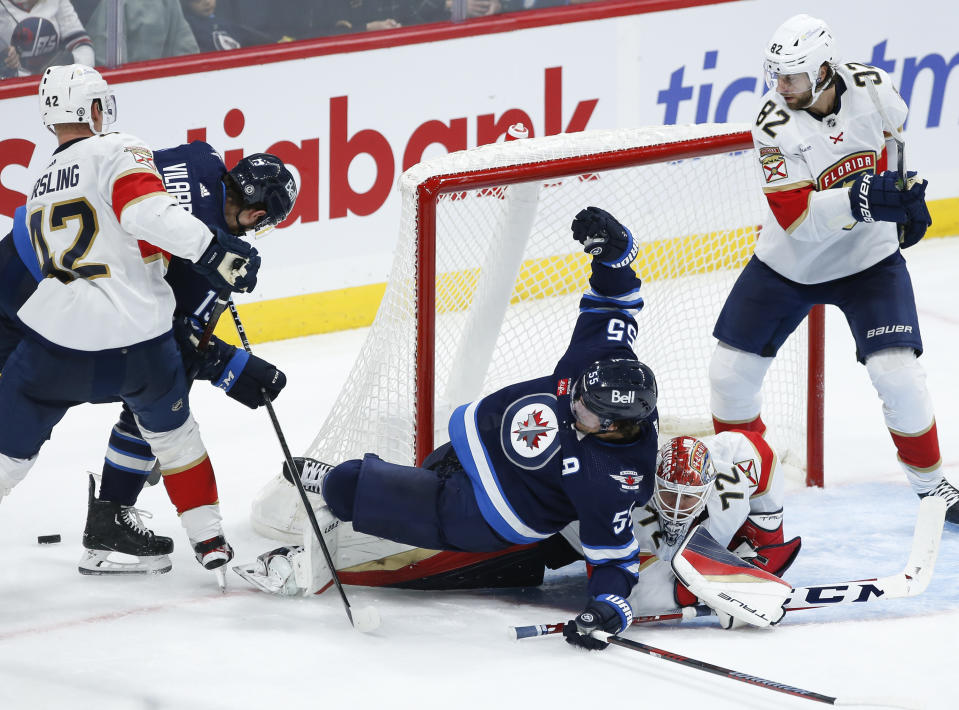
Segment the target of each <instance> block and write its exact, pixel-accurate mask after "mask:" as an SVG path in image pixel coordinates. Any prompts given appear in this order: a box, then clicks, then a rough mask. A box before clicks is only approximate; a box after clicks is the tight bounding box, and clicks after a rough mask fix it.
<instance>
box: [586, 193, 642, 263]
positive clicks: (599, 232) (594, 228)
mask: <svg viewBox="0 0 959 710" xmlns="http://www.w3.org/2000/svg"><path fill="white" fill-rule="evenodd" d="M570 228H571V229H572V230H573V238H574V239H575V240H576V241H578V242H579V243H580V244H582V245H583V251H585V252H586V253H587V254H591V255H592V256H593V257H594V258H596V259H597V260H599V262H600V263H602V264H603V265H604V266H608V267H610V268H612V269H619V268H622V267H624V266H629V265H630V264H632V263H633V260H634V259H635V258H636V254H638V253H639V244H638V243H637V242H636V240H635V239H633V235H632V234H631V233H630V231H629V230H628V229H626V227H624V226H623V225H621V224H620V223H619V221H617V219H616V218H615V217H613V215H611V214H610V213H609V212H607V211H606V210H601V209H600V208H599V207H587V208H586V209H584V210H580V212H579V213H578V214H577V215H576V217H575V218H574V219H573V224H572V225H571V227H570Z"/></svg>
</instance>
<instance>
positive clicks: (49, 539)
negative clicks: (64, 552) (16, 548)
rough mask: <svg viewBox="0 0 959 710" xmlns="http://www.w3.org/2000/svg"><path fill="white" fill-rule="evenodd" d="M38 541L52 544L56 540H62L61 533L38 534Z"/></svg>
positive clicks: (42, 543) (43, 543)
mask: <svg viewBox="0 0 959 710" xmlns="http://www.w3.org/2000/svg"><path fill="white" fill-rule="evenodd" d="M37 542H38V543H40V544H41V545H52V544H53V543H55V542H60V536H59V535H38V536H37Z"/></svg>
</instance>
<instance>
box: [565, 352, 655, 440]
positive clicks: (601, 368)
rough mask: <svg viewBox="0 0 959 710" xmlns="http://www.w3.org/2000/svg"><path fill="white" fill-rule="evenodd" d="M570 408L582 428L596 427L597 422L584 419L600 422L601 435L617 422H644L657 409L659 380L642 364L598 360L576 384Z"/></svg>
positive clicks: (637, 361)
mask: <svg viewBox="0 0 959 710" xmlns="http://www.w3.org/2000/svg"><path fill="white" fill-rule="evenodd" d="M570 407H571V408H572V411H573V416H575V417H576V418H577V420H579V421H582V423H583V424H587V425H592V426H596V423H595V420H594V421H592V422H589V421H583V417H584V415H588V414H592V415H594V416H595V417H596V418H598V420H599V427H600V431H601V432H604V431H606V430H607V429H609V427H610V425H611V424H612V423H613V422H614V421H616V420H617V419H626V420H632V421H639V420H642V419H645V418H646V417H648V416H649V415H650V414H651V413H652V411H653V409H655V408H656V377H655V376H654V375H653V371H652V370H651V369H650V368H649V366H648V365H645V364H643V363H641V362H640V361H639V360H632V359H629V358H613V359H609V360H597V361H596V362H594V363H593V364H592V365H590V366H589V367H587V368H586V369H585V370H584V371H583V373H582V374H581V375H580V376H579V377H578V378H577V379H576V382H575V383H574V384H573V389H572V392H571V393H570ZM583 408H585V409H586V410H587V411H586V412H583Z"/></svg>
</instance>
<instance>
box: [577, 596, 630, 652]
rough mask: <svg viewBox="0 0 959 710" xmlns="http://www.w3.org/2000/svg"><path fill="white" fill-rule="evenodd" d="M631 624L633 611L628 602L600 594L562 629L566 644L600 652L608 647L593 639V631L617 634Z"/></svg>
mask: <svg viewBox="0 0 959 710" xmlns="http://www.w3.org/2000/svg"><path fill="white" fill-rule="evenodd" d="M632 623H633V610H632V607H630V606H629V602H628V601H626V600H625V599H623V598H622V597H620V596H617V595H615V594H601V595H600V596H598V597H596V598H595V599H593V601H591V602H590V603H589V604H588V605H587V606H586V609H585V610H584V611H583V613H582V614H580V615H579V616H577V617H576V618H575V619H570V620H569V621H568V622H566V625H565V626H564V627H563V636H565V637H566V643H569V644H572V645H573V646H580V647H581V648H585V649H588V650H590V651H602V650H603V649H604V648H606V647H607V646H609V644H608V643H606V642H605V641H600V640H599V639H597V638H593V637H592V636H590V634H591V633H592V632H594V631H605V632H606V633H608V634H618V633H620V632H621V631H624V630H626V629H628V628H629V625H630V624H632Z"/></svg>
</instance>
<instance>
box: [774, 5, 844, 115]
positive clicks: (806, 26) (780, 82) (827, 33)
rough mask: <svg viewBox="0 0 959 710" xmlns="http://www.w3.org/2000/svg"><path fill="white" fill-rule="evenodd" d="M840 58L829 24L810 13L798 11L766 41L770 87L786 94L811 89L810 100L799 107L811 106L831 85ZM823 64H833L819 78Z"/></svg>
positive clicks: (800, 92)
mask: <svg viewBox="0 0 959 710" xmlns="http://www.w3.org/2000/svg"><path fill="white" fill-rule="evenodd" d="M836 61H837V60H836V42H835V40H834V39H833V36H832V31H831V30H830V29H829V25H827V24H826V23H825V22H823V21H822V20H818V19H816V18H815V17H810V16H809V15H795V16H793V17H790V18H789V19H788V20H786V21H785V22H784V23H783V24H781V25H780V26H779V28H778V29H777V30H776V31H775V32H774V33H773V36H772V38H771V39H770V40H769V42H768V43H767V44H766V52H765V57H764V62H763V69H764V70H765V75H766V87H767V88H769V89H773V90H775V91H777V92H778V93H780V94H781V95H782V96H784V97H789V96H798V95H801V94H803V93H804V92H807V91H809V92H810V95H811V98H810V100H809V101H808V103H805V105H804V106H799V107H796V108H807V107H808V106H811V105H812V104H813V103H815V101H816V99H818V98H819V95H820V94H822V92H823V90H824V89H825V88H826V87H827V86H828V85H829V81H830V79H831V78H832V77H833V76H834V75H835V72H836ZM823 64H828V65H829V76H827V77H826V79H825V80H823V81H819V69H820V67H821V66H822V65H823Z"/></svg>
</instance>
